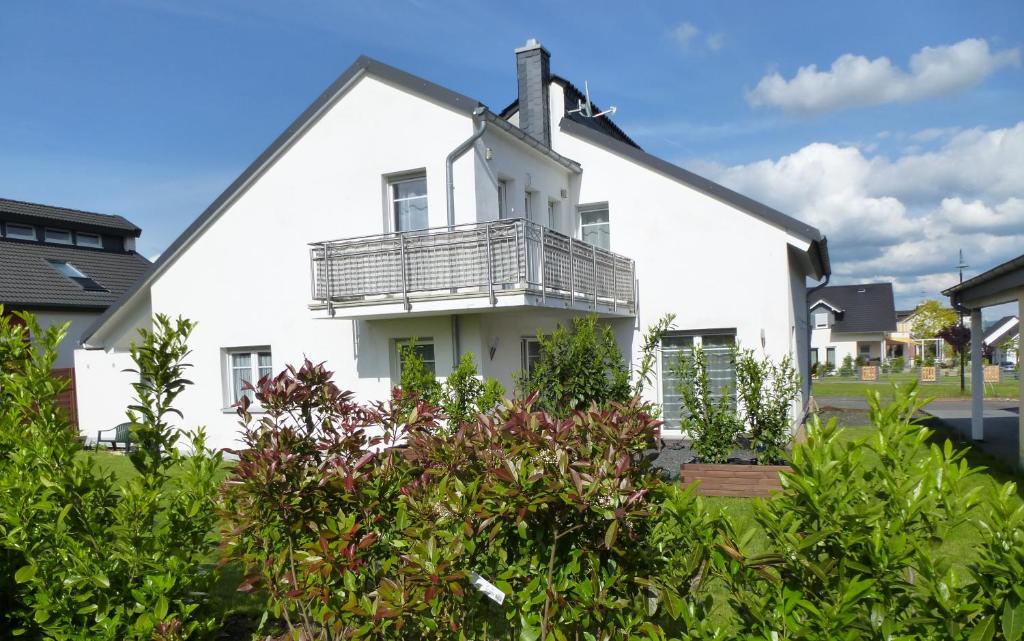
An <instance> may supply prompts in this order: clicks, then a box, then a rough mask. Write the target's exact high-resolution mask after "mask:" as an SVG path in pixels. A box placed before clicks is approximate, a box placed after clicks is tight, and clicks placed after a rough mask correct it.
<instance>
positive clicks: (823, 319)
mask: <svg viewBox="0 0 1024 641" xmlns="http://www.w3.org/2000/svg"><path fill="white" fill-rule="evenodd" d="M814 327H815V328H817V329H822V328H826V327H828V312H814Z"/></svg>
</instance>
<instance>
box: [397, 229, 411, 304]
mask: <svg viewBox="0 0 1024 641" xmlns="http://www.w3.org/2000/svg"><path fill="white" fill-rule="evenodd" d="M398 253H399V256H401V261H402V305H403V306H404V307H405V311H409V310H410V309H412V305H410V304H409V283H408V282H407V281H406V262H405V232H399V233H398Z"/></svg>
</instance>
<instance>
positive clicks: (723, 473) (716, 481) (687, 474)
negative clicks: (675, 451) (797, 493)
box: [679, 463, 793, 496]
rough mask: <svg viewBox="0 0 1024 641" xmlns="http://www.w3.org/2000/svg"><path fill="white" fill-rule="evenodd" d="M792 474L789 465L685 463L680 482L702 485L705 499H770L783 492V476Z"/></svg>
mask: <svg viewBox="0 0 1024 641" xmlns="http://www.w3.org/2000/svg"><path fill="white" fill-rule="evenodd" d="M792 471H793V469H792V468H791V467H789V466H788V465H743V464H730V463H726V464H718V465H715V464H710V463H684V464H682V465H680V466H679V482H680V483H682V484H683V485H689V484H690V483H693V482H694V481H699V482H700V484H699V485H698V486H697V494H700V495H701V496H768V495H769V494H771V493H772V492H777V491H779V490H781V489H782V483H780V482H779V472H792Z"/></svg>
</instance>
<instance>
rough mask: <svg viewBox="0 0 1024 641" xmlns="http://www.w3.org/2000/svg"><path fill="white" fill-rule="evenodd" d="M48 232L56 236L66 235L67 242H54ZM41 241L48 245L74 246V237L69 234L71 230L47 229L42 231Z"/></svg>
mask: <svg viewBox="0 0 1024 641" xmlns="http://www.w3.org/2000/svg"><path fill="white" fill-rule="evenodd" d="M50 232H56V233H58V234H67V235H68V239H67V240H54V239H53V238H50ZM43 240H45V241H46V242H48V243H55V244H57V245H74V244H75V240H74V236H73V235H72V234H71V230H70V229H59V228H57V227H47V228H46V229H45V230H44V231H43Z"/></svg>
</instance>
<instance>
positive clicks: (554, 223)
mask: <svg viewBox="0 0 1024 641" xmlns="http://www.w3.org/2000/svg"><path fill="white" fill-rule="evenodd" d="M548 229H554V230H555V231H558V203H557V202H555V201H554V200H549V201H548Z"/></svg>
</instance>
